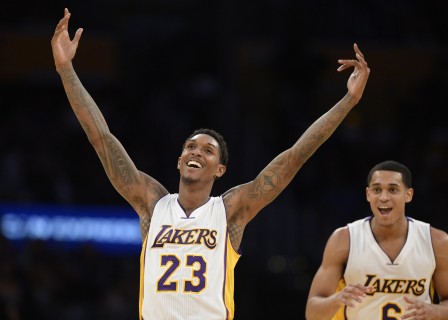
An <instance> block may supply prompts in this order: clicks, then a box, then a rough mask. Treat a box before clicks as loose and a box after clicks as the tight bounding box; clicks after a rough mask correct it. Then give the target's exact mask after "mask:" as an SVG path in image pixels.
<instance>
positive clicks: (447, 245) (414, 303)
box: [401, 228, 448, 320]
mask: <svg viewBox="0 0 448 320" xmlns="http://www.w3.org/2000/svg"><path fill="white" fill-rule="evenodd" d="M431 238H432V245H433V248H434V254H435V258H436V269H435V271H434V275H433V281H434V287H435V290H436V294H437V295H438V297H439V301H440V303H439V304H428V303H424V302H422V301H420V300H417V299H413V298H409V297H405V298H404V299H405V301H406V302H407V303H409V305H408V306H407V307H406V314H405V315H403V317H402V318H401V319H423V320H425V319H426V320H442V319H448V234H447V233H446V232H444V231H442V230H439V229H436V228H431Z"/></svg>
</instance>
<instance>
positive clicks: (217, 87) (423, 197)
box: [0, 0, 448, 320]
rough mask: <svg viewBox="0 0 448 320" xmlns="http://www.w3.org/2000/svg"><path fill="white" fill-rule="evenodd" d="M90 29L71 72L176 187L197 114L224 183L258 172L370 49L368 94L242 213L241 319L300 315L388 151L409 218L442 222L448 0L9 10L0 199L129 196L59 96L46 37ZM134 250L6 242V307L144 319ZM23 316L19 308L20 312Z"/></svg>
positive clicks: (203, 2) (134, 151) (161, 0)
mask: <svg viewBox="0 0 448 320" xmlns="http://www.w3.org/2000/svg"><path fill="white" fill-rule="evenodd" d="M64 7H68V8H69V9H70V11H71V13H72V18H71V21H70V31H71V34H74V32H75V30H76V28H78V27H83V28H84V34H83V36H82V38H81V42H80V46H79V48H78V53H77V56H76V58H75V60H74V65H75V68H76V70H77V72H78V74H79V76H80V78H81V80H82V81H83V83H84V85H85V86H86V88H87V89H88V90H89V92H90V93H91V94H92V96H93V98H94V99H95V101H96V102H97V104H98V105H99V106H100V108H101V110H102V111H103V113H104V116H105V118H106V120H107V121H108V124H109V127H110V129H111V131H112V132H113V133H114V134H115V135H116V136H117V137H118V138H119V139H120V141H121V142H122V143H123V145H124V146H125V148H126V149H127V151H128V153H129V155H130V156H131V157H132V159H133V160H134V162H135V164H136V165H137V166H138V168H139V169H141V170H142V171H144V172H147V173H148V174H150V175H152V176H153V177H155V178H156V179H158V180H159V181H160V182H162V183H163V184H164V185H165V186H166V187H167V188H168V190H170V191H171V192H176V191H177V187H178V180H179V177H178V172H177V169H176V164H177V157H178V156H179V154H180V151H181V146H182V143H183V142H184V139H185V138H186V137H187V136H188V135H189V134H190V133H191V132H192V131H193V130H194V129H196V128H198V127H209V128H213V129H216V130H218V131H219V132H221V133H222V134H223V135H224V137H225V138H226V140H227V143H228V145H229V152H230V161H229V165H228V171H227V173H226V175H225V176H224V177H223V178H222V179H221V181H218V182H217V183H216V185H215V189H214V190H213V195H219V194H221V193H222V192H224V191H225V190H227V189H229V188H230V187H233V186H235V185H238V184H241V183H244V182H247V181H249V180H251V179H253V178H255V176H256V175H257V174H258V172H259V171H260V170H261V169H262V168H263V167H264V166H265V165H266V164H267V163H268V162H269V161H270V160H271V159H272V158H274V157H275V156H276V155H277V154H278V153H280V152H281V151H283V150H284V149H286V148H288V147H290V146H291V145H292V144H293V143H294V142H295V141H296V140H297V139H298V137H299V136H300V134H301V133H302V132H303V131H304V130H305V129H306V128H307V127H308V126H309V125H310V124H311V123H312V122H313V121H314V120H315V119H317V118H318V117H319V116H320V115H321V114H323V113H324V112H325V111H326V110H328V109H329V108H330V107H331V106H333V105H334V104H335V103H336V102H337V101H338V100H339V99H340V98H342V97H343V96H344V94H345V93H346V91H347V89H346V82H347V79H348V77H349V75H350V72H351V70H350V71H349V70H346V71H344V72H342V73H339V72H337V71H336V69H337V67H338V66H339V64H338V63H337V60H338V59H340V58H354V52H353V43H354V42H356V43H358V44H359V47H360V49H361V50H362V51H363V53H364V55H365V57H366V60H367V62H368V63H369V66H370V68H371V75H370V78H369V82H368V84H367V88H366V90H365V92H364V96H363V98H362V100H361V102H360V103H359V105H358V106H357V107H356V108H355V109H354V110H353V111H352V112H351V113H350V114H349V116H348V117H347V118H346V119H345V120H344V122H343V123H342V124H341V126H340V127H339V128H338V129H337V131H336V132H335V134H334V135H333V136H332V137H331V138H330V139H329V140H328V141H327V142H326V143H325V144H324V145H323V146H322V147H321V148H320V149H319V150H318V151H317V152H316V153H315V155H314V156H313V157H312V158H311V159H310V160H309V161H308V162H307V163H306V164H305V165H304V166H303V168H302V169H301V170H300V171H299V173H298V174H297V176H296V178H295V179H294V181H293V182H292V183H291V184H290V186H289V187H288V188H287V189H286V190H285V191H284V192H283V193H282V194H281V195H280V196H279V197H278V198H277V199H276V200H275V201H274V202H273V203H272V204H270V205H269V206H268V207H266V208H265V209H264V210H263V211H262V212H260V214H259V215H258V216H257V217H256V218H255V219H254V220H253V221H252V222H251V223H250V224H249V225H248V227H247V229H246V231H245V235H244V239H243V243H242V252H243V256H242V258H241V259H240V261H239V263H238V265H237V267H236V270H235V272H236V274H235V277H236V283H235V303H236V319H237V320H251V319H283V318H294V319H302V318H304V306H305V303H306V297H307V294H308V292H307V291H308V288H309V285H310V281H311V279H312V277H313V275H314V273H315V271H316V270H317V267H318V265H319V264H320V259H321V255H322V251H323V248H324V245H325V242H326V240H327V238H328V236H329V235H330V233H331V232H332V231H333V230H334V229H335V228H337V227H339V226H343V225H345V224H346V223H347V222H350V221H352V220H355V219H358V218H361V217H364V216H367V215H369V214H370V209H369V206H368V204H367V202H366V200H365V186H366V175H367V172H368V170H369V169H370V168H371V167H372V166H373V165H374V164H376V163H377V162H380V161H383V160H387V159H394V160H398V161H400V162H403V163H405V164H406V165H408V166H409V168H410V169H411V170H412V172H413V174H414V177H413V178H414V187H415V197H414V200H413V202H412V203H411V204H410V205H409V206H408V209H407V210H408V211H407V213H408V215H409V216H412V217H414V218H417V219H420V220H424V221H427V222H430V223H431V224H432V225H434V226H435V227H438V228H441V229H444V230H447V231H448V223H447V219H446V217H445V214H446V211H447V207H448V202H447V200H446V195H445V191H446V183H447V182H448V167H447V165H446V164H448V159H447V150H448V149H447V145H448V126H447V125H446V120H445V119H446V117H445V116H444V115H445V113H446V110H445V109H446V98H447V92H448V70H447V69H448V64H447V59H446V55H447V51H448V50H447V49H448V39H447V37H448V33H447V30H448V28H447V27H448V26H447V22H446V21H447V19H446V17H447V16H448V4H447V3H445V2H444V1H435V0H430V1H424V2H419V3H416V2H410V1H404V0H402V1H381V0H375V1H374V0H369V1H362V2H360V1H349V0H344V1H333V2H329V1H319V0H316V1H309V2H304V1H292V0H263V1H234V0H226V1H223V0H216V1H213V0H212V1H211V0H188V1H187V0H157V1H142V0H129V1H117V0H108V1H104V0H91V1H47V2H45V3H42V2H39V1H38V2H28V3H27V2H25V3H24V2H14V3H13V2H12V1H9V2H7V3H5V4H2V10H0V106H1V114H0V146H1V159H0V201H4V202H13V203H14V202H17V203H56V204H104V205H111V204H113V205H117V206H126V205H127V203H125V201H124V200H123V199H122V198H121V197H120V196H119V195H118V193H116V191H115V190H114V189H113V187H112V186H111V185H110V183H109V181H108V180H107V178H106V175H105V174H104V172H103V169H102V167H101V164H100V161H99V160H98V159H97V156H96V154H95V152H94V151H93V148H92V147H91V146H90V144H89V143H88V141H87V139H86V137H85V134H84V133H83V131H82V129H81V126H80V125H79V124H78V122H77V120H76V118H75V116H74V114H73V113H72V111H71V109H70V106H69V104H68V101H67V98H66V96H65V94H64V91H63V88H62V84H61V82H60V79H59V77H58V75H57V73H56V71H55V68H54V63H53V59H52V53H51V47H50V40H51V37H52V35H53V31H54V28H55V26H56V24H57V22H58V21H59V19H61V18H62V16H63V10H64ZM138 284H139V257H138V255H130V256H129V255H128V256H109V255H102V254H101V253H99V252H96V251H95V250H93V249H92V248H91V247H89V246H88V245H86V246H83V247H81V248H79V249H78V250H75V251H70V252H67V251H64V250H55V249H54V248H50V247H48V246H47V245H46V244H45V243H40V242H37V241H36V242H30V243H28V244H27V245H26V246H25V247H24V248H20V249H18V248H16V247H14V246H13V245H12V244H10V243H8V242H7V241H6V240H5V239H1V241H0V300H1V303H2V311H3V310H6V311H5V312H8V314H9V315H6V313H5V312H4V314H0V319H8V320H9V319H11V320H16V319H21V320H26V319H35V320H40V319H46V320H47V319H50V320H51V319H64V320H65V319H67V320H71V319H104V320H107V319H111V320H115V319H117V320H118V319H119V320H127V319H137V316H138ZM13 315H15V316H13Z"/></svg>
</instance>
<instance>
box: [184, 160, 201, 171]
mask: <svg viewBox="0 0 448 320" xmlns="http://www.w3.org/2000/svg"><path fill="white" fill-rule="evenodd" d="M187 166H188V167H189V168H197V169H200V168H202V164H201V163H199V162H197V161H194V160H190V161H188V162H187Z"/></svg>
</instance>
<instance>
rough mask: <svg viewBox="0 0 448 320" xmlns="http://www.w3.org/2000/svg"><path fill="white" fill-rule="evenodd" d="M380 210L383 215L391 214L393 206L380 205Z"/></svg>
mask: <svg viewBox="0 0 448 320" xmlns="http://www.w3.org/2000/svg"><path fill="white" fill-rule="evenodd" d="M378 211H379V212H380V213H381V214H382V215H386V214H389V213H390V212H391V211H392V208H390V207H378Z"/></svg>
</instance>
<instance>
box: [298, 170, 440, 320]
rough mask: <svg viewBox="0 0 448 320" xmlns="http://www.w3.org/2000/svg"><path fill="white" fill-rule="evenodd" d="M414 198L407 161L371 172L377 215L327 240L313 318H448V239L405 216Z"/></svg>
mask: <svg viewBox="0 0 448 320" xmlns="http://www.w3.org/2000/svg"><path fill="white" fill-rule="evenodd" d="M413 194H414V190H413V188H412V179H411V172H410V171H409V169H408V168H407V167H406V166H404V165H403V164H401V163H398V162H396V161H384V162H381V163H379V164H377V165H375V166H374V167H373V168H372V169H371V170H370V172H369V174H368V176H367V188H366V196H367V201H368V202H369V203H370V208H371V210H372V213H373V215H372V216H370V217H367V218H363V219H360V220H358V221H355V222H353V223H349V224H348V226H345V227H342V228H338V229H337V230H335V231H334V232H333V234H332V235H331V236H330V238H329V240H328V242H327V245H326V247H325V250H324V254H323V260H322V264H321V266H320V268H319V269H318V271H317V273H316V275H315V277H314V279H313V282H312V284H311V289H310V292H309V297H308V302H307V306H306V318H307V319H308V320H312V319H319V320H325V319H335V320H336V319H338V320H339V319H345V320H352V319H357V320H359V319H363V320H378V319H381V320H392V319H394V320H396V319H421V320H423V319H427V320H429V319H431V320H437V319H448V235H447V233H445V232H444V231H442V230H439V229H436V228H434V227H432V226H430V225H429V224H428V223H425V222H421V221H418V220H415V219H412V218H410V217H407V216H406V215H405V205H406V203H409V202H411V201H412V197H413ZM434 294H437V296H435V295H434ZM434 299H436V300H434ZM438 301H439V303H434V302H438Z"/></svg>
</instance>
